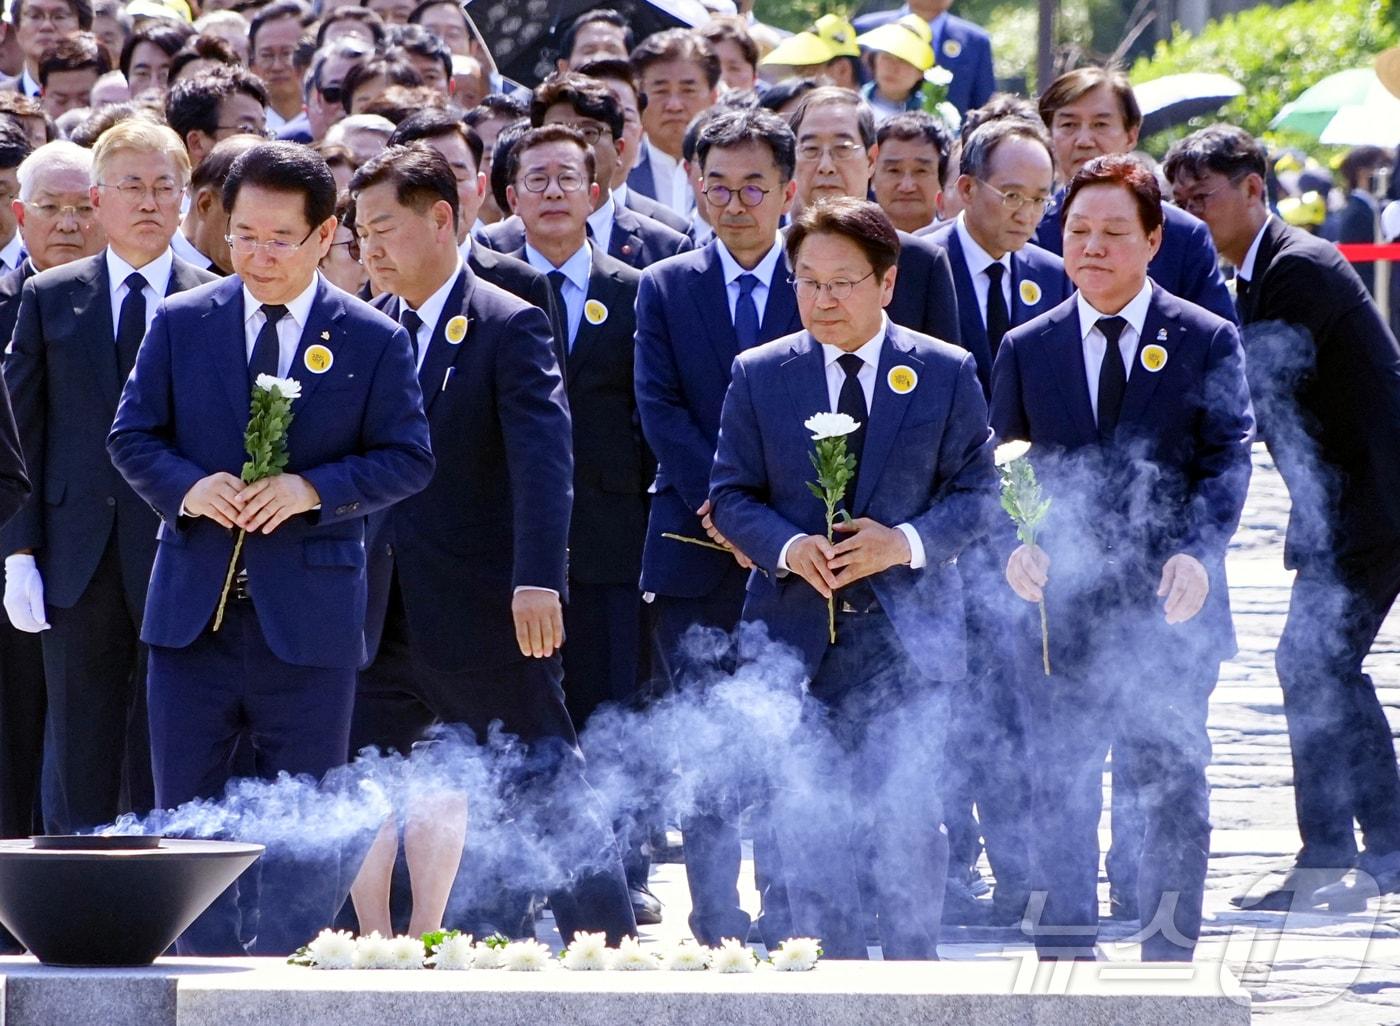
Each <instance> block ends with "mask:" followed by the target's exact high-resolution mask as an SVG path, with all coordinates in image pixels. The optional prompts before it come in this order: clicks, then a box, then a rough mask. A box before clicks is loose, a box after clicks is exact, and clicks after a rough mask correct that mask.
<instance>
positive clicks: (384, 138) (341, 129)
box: [324, 114, 394, 167]
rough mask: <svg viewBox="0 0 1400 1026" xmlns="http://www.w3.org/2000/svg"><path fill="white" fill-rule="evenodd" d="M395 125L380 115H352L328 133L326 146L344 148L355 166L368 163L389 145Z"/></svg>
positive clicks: (336, 124) (332, 127)
mask: <svg viewBox="0 0 1400 1026" xmlns="http://www.w3.org/2000/svg"><path fill="white" fill-rule="evenodd" d="M393 134H394V123H393V122H392V121H390V120H389V119H388V118H386V117H383V116H381V115H379V114H351V115H350V116H349V117H346V118H343V119H341V120H340V121H337V122H336V123H335V124H334V125H332V126H331V129H330V131H329V132H327V133H326V138H325V142H324V145H326V146H344V147H345V148H346V149H347V150H349V151H350V156H351V157H352V158H353V159H354V161H355V166H356V167H359V166H360V165H361V164H364V163H366V162H368V160H369V158H370V157H372V156H374V155H375V154H376V153H378V152H379V151H380V150H382V149H384V147H385V146H387V145H388V144H389V137H390V136H391V135H393Z"/></svg>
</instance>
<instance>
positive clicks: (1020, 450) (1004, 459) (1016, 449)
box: [992, 442, 1031, 467]
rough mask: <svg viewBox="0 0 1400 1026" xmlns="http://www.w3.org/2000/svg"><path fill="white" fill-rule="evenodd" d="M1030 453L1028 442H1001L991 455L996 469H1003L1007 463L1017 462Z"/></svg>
mask: <svg viewBox="0 0 1400 1026" xmlns="http://www.w3.org/2000/svg"><path fill="white" fill-rule="evenodd" d="M1030 451H1031V443H1030V442H1002V443H1001V444H1000V445H998V446H997V448H996V452H995V453H993V454H992V460H993V461H994V462H995V463H996V465H997V466H998V467H1004V466H1006V465H1007V464H1008V463H1011V462H1014V461H1015V460H1019V459H1020V458H1021V457H1022V456H1024V455H1025V454H1026V453H1028V452H1030Z"/></svg>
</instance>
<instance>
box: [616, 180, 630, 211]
mask: <svg viewBox="0 0 1400 1026" xmlns="http://www.w3.org/2000/svg"><path fill="white" fill-rule="evenodd" d="M612 201H613V202H614V203H616V204H617V205H618V206H619V207H625V206H627V183H626V182H623V183H622V184H621V185H619V186H617V187H616V188H614V189H613V191H612Z"/></svg>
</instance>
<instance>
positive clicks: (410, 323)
mask: <svg viewBox="0 0 1400 1026" xmlns="http://www.w3.org/2000/svg"><path fill="white" fill-rule="evenodd" d="M399 323H400V324H402V325H403V328H404V331H406V332H408V341H409V343H410V344H411V345H412V346H413V361H414V363H417V362H418V329H419V328H421V327H422V326H423V318H421V317H419V316H418V314H416V313H415V312H414V311H412V310H410V309H409V308H408V307H404V308H403V311H402V312H401V313H400V314H399Z"/></svg>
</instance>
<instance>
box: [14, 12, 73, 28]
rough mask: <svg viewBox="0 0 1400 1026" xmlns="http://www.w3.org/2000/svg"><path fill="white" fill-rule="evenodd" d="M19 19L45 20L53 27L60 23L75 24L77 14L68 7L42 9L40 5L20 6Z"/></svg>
mask: <svg viewBox="0 0 1400 1026" xmlns="http://www.w3.org/2000/svg"><path fill="white" fill-rule="evenodd" d="M19 13H20V20H21V21H47V22H48V23H49V24H51V25H52V26H53V27H54V28H58V27H59V26H61V25H68V24H75V23H76V22H77V20H78V16H77V15H76V14H74V13H73V11H72V9H71V8H68V7H55V8H52V9H50V10H44V9H43V8H42V7H21V8H20V11H19Z"/></svg>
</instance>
